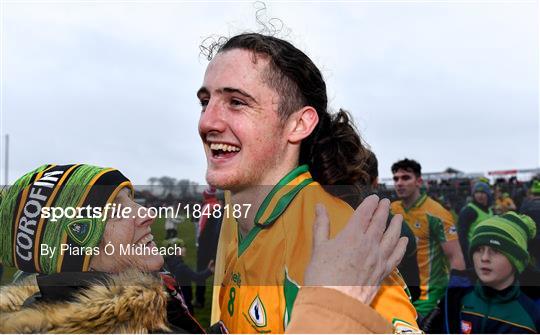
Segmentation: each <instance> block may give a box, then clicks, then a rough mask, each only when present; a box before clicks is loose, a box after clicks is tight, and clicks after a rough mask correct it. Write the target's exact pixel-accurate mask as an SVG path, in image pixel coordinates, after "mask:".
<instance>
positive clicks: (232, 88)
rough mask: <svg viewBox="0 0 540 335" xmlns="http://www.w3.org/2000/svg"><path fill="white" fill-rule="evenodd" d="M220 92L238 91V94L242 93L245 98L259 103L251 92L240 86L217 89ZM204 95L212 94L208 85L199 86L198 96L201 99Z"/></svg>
mask: <svg viewBox="0 0 540 335" xmlns="http://www.w3.org/2000/svg"><path fill="white" fill-rule="evenodd" d="M216 91H217V92H218V93H219V92H224V93H237V94H240V95H242V96H244V97H245V98H247V99H249V100H251V101H253V102H255V103H257V100H256V99H255V98H254V97H252V96H251V95H250V94H248V93H247V92H246V91H244V90H241V89H239V88H234V87H224V88H220V89H218V90H216ZM202 95H210V91H209V90H208V89H207V88H206V87H204V86H203V87H201V88H199V90H198V91H197V97H198V98H199V99H200V98H201V96H202Z"/></svg>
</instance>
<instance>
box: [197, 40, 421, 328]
mask: <svg viewBox="0 0 540 335" xmlns="http://www.w3.org/2000/svg"><path fill="white" fill-rule="evenodd" d="M217 49H218V50H217V53H216V54H215V55H210V57H209V58H211V59H212V60H211V62H210V64H209V65H208V68H207V70H206V73H205V76H204V81H203V85H202V87H201V88H200V89H199V91H198V93H197V96H198V98H199V100H200V102H201V106H202V112H201V117H200V120H199V133H200V135H201V138H202V141H203V144H204V149H205V153H206V157H207V164H208V168H207V173H206V179H207V181H208V183H209V184H210V185H212V186H215V187H217V188H220V189H224V190H228V191H230V192H229V194H228V199H227V202H228V204H250V205H252V206H251V208H252V209H251V210H249V211H247V212H243V213H241V214H242V215H236V216H233V215H231V214H230V213H229V215H227V213H225V217H224V221H223V225H222V230H221V234H220V242H219V246H218V255H217V258H216V277H215V278H216V284H217V285H219V287H220V289H219V297H218V299H217V301H216V300H215V301H214V303H215V305H214V307H219V309H220V311H218V308H216V309H215V310H214V312H215V313H214V315H213V319H214V320H217V319H218V318H219V319H221V320H222V321H223V322H224V323H225V325H226V326H227V327H228V329H229V330H230V331H231V332H233V333H245V332H277V333H283V332H284V331H285V328H286V327H287V324H288V322H289V319H290V316H291V313H292V306H293V302H294V300H295V298H296V294H297V292H298V286H299V285H302V284H303V282H304V272H305V269H306V266H307V264H308V262H309V259H310V257H311V250H312V240H313V234H312V231H313V223H314V222H315V220H316V210H315V207H316V204H318V203H321V204H324V207H323V208H325V210H324V209H323V213H324V215H327V216H328V218H329V220H330V222H331V225H330V236H331V237H332V236H335V235H336V234H337V233H338V232H339V231H340V230H341V229H342V228H343V226H344V225H345V224H346V223H347V221H348V220H349V218H350V217H351V215H352V213H353V210H352V208H351V207H350V206H348V205H347V204H346V203H345V202H343V201H342V200H340V199H339V198H337V197H334V196H332V195H331V194H329V193H327V192H326V191H325V190H324V188H323V186H327V185H354V184H356V183H358V182H359V181H361V180H362V179H363V178H366V177H367V174H366V173H365V172H364V171H362V168H361V164H359V163H360V162H361V161H362V160H363V159H364V158H365V157H366V155H367V154H368V152H367V150H366V149H365V148H364V147H363V146H362V143H361V140H360V138H359V136H358V134H357V132H356V130H355V129H354V127H353V126H352V125H351V124H350V122H349V119H348V115H347V113H346V112H343V111H340V112H339V113H337V114H336V115H332V114H330V113H329V112H328V110H327V96H326V86H325V83H324V80H323V78H322V75H321V73H320V71H319V70H318V69H317V67H316V66H315V65H314V64H313V62H312V61H311V60H310V59H309V58H308V57H307V56H306V55H305V54H304V53H303V52H301V51H300V50H298V49H297V48H295V47H294V46H293V45H291V44H290V43H288V42H286V41H283V40H281V39H278V38H274V37H270V36H264V35H260V34H242V35H238V36H234V37H232V38H230V39H228V40H227V42H225V43H224V44H221V45H217ZM379 206H381V208H382V210H381V211H377V212H376V213H378V214H375V215H374V218H373V219H372V220H375V219H376V218H375V216H380V215H382V214H381V213H383V212H384V211H385V209H386V213H387V212H388V207H389V202H388V201H387V200H383V201H381V204H380V205H379ZM400 219H401V217H399V216H398V217H396V219H395V220H394V222H397V221H399V220H400ZM377 243H379V241H376V242H375V244H374V248H376V247H377V246H376V244H377ZM355 247H358V246H354V245H351V248H355ZM346 284H347V283H343V285H346ZM385 284H386V285H385V286H383V287H382V288H381V290H380V291H379V293H378V295H377V296H376V298H375V300H374V301H373V302H372V304H371V305H372V307H373V308H374V309H375V310H376V311H378V312H379V313H380V314H382V315H383V316H384V317H385V318H386V319H387V320H388V321H390V322H392V323H393V325H394V329H395V330H396V331H401V330H417V326H416V312H415V311H414V308H413V307H412V305H411V304H410V301H409V300H408V298H407V296H406V294H405V291H404V289H403V286H404V284H403V281H402V279H401V277H400V276H399V275H398V274H397V273H396V272H393V273H392V274H391V276H390V277H389V278H388V279H387V281H386V282H385ZM334 286H335V285H334ZM338 289H339V287H338ZM319 321H320V320H319Z"/></svg>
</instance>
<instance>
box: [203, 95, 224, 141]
mask: <svg viewBox="0 0 540 335" xmlns="http://www.w3.org/2000/svg"><path fill="white" fill-rule="evenodd" d="M225 128H226V122H225V117H224V110H223V107H222V106H221V105H220V104H219V102H218V101H217V100H212V99H210V100H209V101H208V105H206V108H205V109H204V111H203V112H202V113H201V117H200V118H199V132H200V133H201V134H208V133H209V132H212V131H216V132H223V131H225Z"/></svg>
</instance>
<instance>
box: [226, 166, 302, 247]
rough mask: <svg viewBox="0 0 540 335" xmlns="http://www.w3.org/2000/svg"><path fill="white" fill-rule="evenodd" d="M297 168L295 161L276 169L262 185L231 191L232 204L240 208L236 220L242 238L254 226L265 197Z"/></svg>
mask: <svg viewBox="0 0 540 335" xmlns="http://www.w3.org/2000/svg"><path fill="white" fill-rule="evenodd" d="M297 166H298V161H295V162H294V163H293V164H290V165H288V166H284V167H282V168H281V169H276V170H275V171H276V173H275V175H274V176H272V177H270V178H269V179H268V180H266V181H264V185H255V186H249V187H245V188H243V189H242V190H238V191H231V201H232V203H233V204H239V205H240V206H242V207H241V208H242V213H241V215H240V217H238V218H236V221H237V222H238V226H239V228H240V234H241V235H242V237H243V236H246V235H247V233H249V231H250V230H251V229H252V228H253V227H254V226H255V216H256V215H257V211H258V210H259V208H260V207H261V204H262V202H263V201H264V199H265V198H266V196H267V195H268V194H269V193H270V191H272V189H273V188H274V186H275V185H277V184H278V183H279V181H280V180H281V179H283V178H284V177H285V176H286V175H287V174H288V173H290V172H291V171H292V170H294V169H295V168H296V167H297ZM248 204H249V205H250V207H249V210H248V211H247V212H245V211H246V208H247V206H246V205H248Z"/></svg>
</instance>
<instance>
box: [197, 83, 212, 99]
mask: <svg viewBox="0 0 540 335" xmlns="http://www.w3.org/2000/svg"><path fill="white" fill-rule="evenodd" d="M203 94H206V95H208V94H210V91H208V89H207V88H206V87H204V86H203V87H201V88H199V90H198V91H197V98H199V99H200V98H201V95H203Z"/></svg>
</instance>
